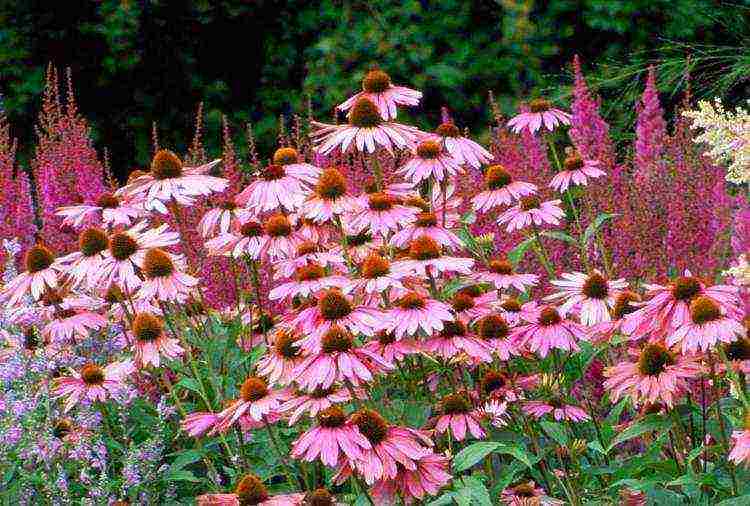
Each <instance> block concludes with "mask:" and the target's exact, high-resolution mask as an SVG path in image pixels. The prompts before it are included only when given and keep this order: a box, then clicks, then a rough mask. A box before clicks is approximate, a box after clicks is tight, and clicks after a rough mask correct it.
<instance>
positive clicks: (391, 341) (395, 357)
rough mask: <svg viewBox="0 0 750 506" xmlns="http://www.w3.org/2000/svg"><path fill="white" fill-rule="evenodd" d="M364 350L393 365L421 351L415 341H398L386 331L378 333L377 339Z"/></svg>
mask: <svg viewBox="0 0 750 506" xmlns="http://www.w3.org/2000/svg"><path fill="white" fill-rule="evenodd" d="M363 348H365V349H367V350H368V351H370V352H372V353H375V354H376V355H378V356H381V357H383V358H384V359H385V360H386V361H388V362H391V363H396V362H401V361H403V360H404V359H405V358H406V356H407V355H413V354H415V353H419V352H420V351H421V350H420V347H419V345H418V343H417V342H415V341H414V340H413V339H408V338H405V339H396V336H395V335H393V333H392V332H385V331H381V332H378V334H377V335H376V336H375V339H374V340H372V341H369V342H367V343H365V345H364V346H363Z"/></svg>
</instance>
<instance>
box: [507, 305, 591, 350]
mask: <svg viewBox="0 0 750 506" xmlns="http://www.w3.org/2000/svg"><path fill="white" fill-rule="evenodd" d="M529 320H530V321H529V322H528V323H527V324H525V325H520V326H519V327H517V328H515V329H514V330H513V332H512V333H511V339H512V340H513V342H514V343H516V345H517V346H519V347H523V346H526V347H528V349H529V350H530V351H531V352H532V353H539V356H540V357H542V358H544V357H546V356H547V354H548V353H549V352H550V350H551V349H559V350H563V351H577V350H578V349H579V348H578V344H577V342H578V341H579V340H581V339H585V338H586V336H587V335H586V331H585V330H584V328H583V327H582V326H581V325H579V324H578V323H576V322H574V321H571V320H567V319H564V318H563V317H562V316H561V315H560V313H559V312H558V311H557V309H556V308H554V307H552V306H547V307H544V308H542V309H541V310H540V311H538V313H537V315H536V318H534V319H531V318H529Z"/></svg>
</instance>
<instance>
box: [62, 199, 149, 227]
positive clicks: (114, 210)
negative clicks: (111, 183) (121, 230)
mask: <svg viewBox="0 0 750 506" xmlns="http://www.w3.org/2000/svg"><path fill="white" fill-rule="evenodd" d="M55 214H56V215H58V216H62V217H63V225H67V226H71V227H73V228H78V227H80V226H81V225H83V224H84V223H86V222H88V223H90V224H92V225H104V226H107V227H117V226H123V227H128V226H130V224H131V223H132V222H133V221H135V220H136V219H138V218H140V217H142V216H143V215H144V211H143V209H140V208H138V207H136V206H134V205H132V204H130V202H127V201H123V200H121V199H119V198H117V197H115V196H114V195H113V194H111V193H105V194H103V195H101V196H100V197H99V198H98V199H97V200H96V202H95V203H93V204H79V205H76V206H63V207H58V208H57V210H56V211H55Z"/></svg>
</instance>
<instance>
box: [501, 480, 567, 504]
mask: <svg viewBox="0 0 750 506" xmlns="http://www.w3.org/2000/svg"><path fill="white" fill-rule="evenodd" d="M500 500H501V501H502V503H503V504H504V505H505V506H557V505H561V504H563V502H562V501H558V500H557V499H554V498H552V497H548V496H547V495H546V492H545V491H544V489H543V488H541V487H538V486H537V485H536V483H534V482H533V481H528V482H524V483H519V484H518V485H514V486H512V487H508V488H506V489H504V490H503V491H502V493H501V494H500Z"/></svg>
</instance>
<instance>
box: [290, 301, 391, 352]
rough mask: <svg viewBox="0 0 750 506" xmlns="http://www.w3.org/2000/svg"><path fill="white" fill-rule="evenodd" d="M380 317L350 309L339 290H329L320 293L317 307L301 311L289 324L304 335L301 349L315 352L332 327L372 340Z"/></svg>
mask: <svg viewBox="0 0 750 506" xmlns="http://www.w3.org/2000/svg"><path fill="white" fill-rule="evenodd" d="M381 316H382V315H381V313H380V311H378V310H377V309H374V308H370V307H366V306H356V307H355V306H353V305H352V302H351V301H350V300H349V298H348V297H346V296H345V295H344V294H343V293H342V292H341V290H337V289H335V288H332V289H330V290H327V291H326V292H324V293H322V294H321V295H320V297H319V298H318V303H317V304H315V305H314V306H311V307H308V308H306V309H303V310H302V311H300V312H299V314H298V315H297V316H296V317H295V318H294V320H292V322H291V324H292V325H293V326H295V327H298V328H299V330H300V332H302V333H304V334H307V337H305V338H304V339H303V340H302V341H301V342H300V345H301V346H302V347H304V348H305V349H307V350H309V351H317V350H318V348H319V345H320V338H321V337H322V336H323V334H325V333H326V332H328V330H329V329H330V328H332V327H334V326H336V327H342V328H344V329H346V330H348V331H350V332H352V333H355V334H364V335H366V336H372V335H374V334H375V331H376V330H377V328H378V325H379V323H380V322H379V319H380V318H381Z"/></svg>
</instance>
